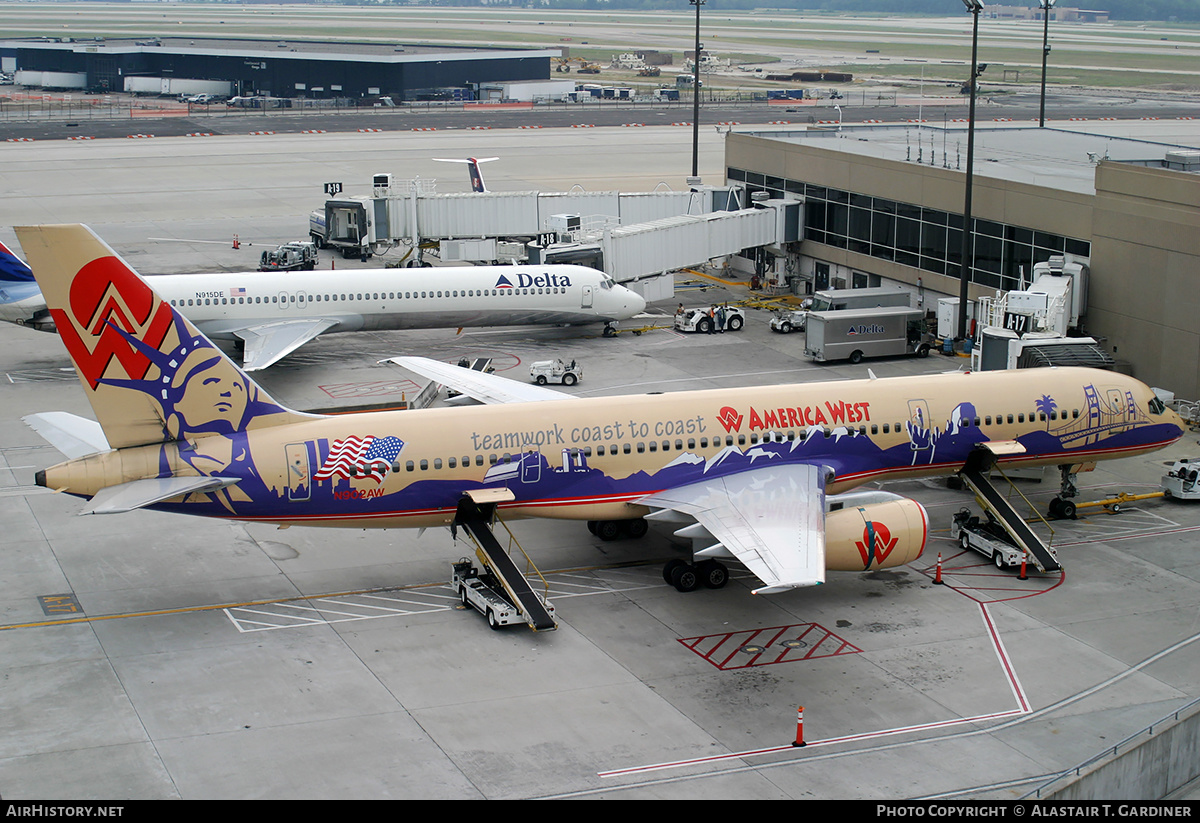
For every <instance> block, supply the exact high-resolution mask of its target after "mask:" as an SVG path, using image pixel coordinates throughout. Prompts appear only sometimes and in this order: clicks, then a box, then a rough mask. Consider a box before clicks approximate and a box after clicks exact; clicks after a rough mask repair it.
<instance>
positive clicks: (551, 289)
mask: <svg viewBox="0 0 1200 823" xmlns="http://www.w3.org/2000/svg"><path fill="white" fill-rule="evenodd" d="M566 291H567V290H566V289H565V288H563V287H561V286H543V287H539V288H526V289H446V290H444V291H421V292H415V291H414V292H407V291H406V292H373V293H364V294H341V295H338V294H324V295H322V294H314V295H311V296H307V297H305V298H303V299H302V300H300V301H299V302H304V301H305V300H310V301H312V302H313V303H321V302H325V303H336V302H345V301H349V300H397V299H401V300H420V299H429V298H436V297H498V296H504V295H511V294H566ZM281 299H282V301H283V302H285V303H295V302H297V300H296V295H294V294H285V295H282V296H281V295H272V296H271V297H220V298H217V297H205V298H203V299H201V298H199V297H197V298H194V299H188V300H186V301H185V300H183V299H179V300H171V301H169V302H170V304H171V305H172V306H178V307H180V308H183V307H184V306H227V305H243V304H246V303H260V304H261V303H268V304H270V303H276V304H278V303H279V302H280V300H281Z"/></svg>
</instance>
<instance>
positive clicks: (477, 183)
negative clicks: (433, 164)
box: [433, 157, 500, 192]
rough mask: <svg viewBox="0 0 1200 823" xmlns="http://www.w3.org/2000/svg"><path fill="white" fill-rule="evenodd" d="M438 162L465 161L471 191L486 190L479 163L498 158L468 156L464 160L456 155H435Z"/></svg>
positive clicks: (497, 158)
mask: <svg viewBox="0 0 1200 823" xmlns="http://www.w3.org/2000/svg"><path fill="white" fill-rule="evenodd" d="M433 159H434V160H437V161H438V162H439V163H466V164H467V174H468V175H469V176H470V178H471V191H477V192H486V191H487V184H486V183H484V182H483V172H482V171H480V169H479V164H480V163H490V162H492V161H493V160H499V159H500V158H499V157H468V158H466V159H465V160H463V159H460V158H457V157H435V158H433Z"/></svg>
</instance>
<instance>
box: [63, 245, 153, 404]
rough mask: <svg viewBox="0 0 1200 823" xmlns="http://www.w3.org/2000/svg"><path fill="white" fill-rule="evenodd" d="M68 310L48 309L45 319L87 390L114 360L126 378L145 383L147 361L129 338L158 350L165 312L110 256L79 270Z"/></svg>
mask: <svg viewBox="0 0 1200 823" xmlns="http://www.w3.org/2000/svg"><path fill="white" fill-rule="evenodd" d="M68 305H69V313H68V311H66V310H63V309H61V308H51V309H50V316H51V317H53V318H54V322H55V325H56V326H57V327H58V329H59V330H60V333H61V335H62V339H63V343H64V344H65V345H66V347H67V350H68V351H69V352H70V353H71V359H72V360H74V361H75V364H76V365H77V366H78V367H79V372H80V374H82V375H83V379H84V380H86V381H87V383H88V385H89V386H90V387H91V388H92V390H93V391H95V389H96V387H97V386H98V385H99V383H100V379H101V378H102V377H103V376H104V375H105V373H106V372H107V371H108V367H109V364H111V363H112V361H113V360H114V359H115V360H117V361H118V362H119V363H120V364H121V367H122V368H123V369H124V371H125V374H126V375H127V376H128V377H130V378H132V379H134V380H141V379H143V378H145V376H146V373H147V372H148V371H149V370H150V366H151V359H150V358H149V357H148V356H147V355H146V354H145V353H144V351H139V350H138V348H137V347H135V345H134V344H133V342H132V339H131V336H132V337H134V338H141V340H143V341H144V343H145V345H146V346H148V347H150V348H153V349H159V348H161V346H162V345H163V342H164V341H165V340H166V338H167V334H168V333H169V332H170V331H171V329H172V328H173V325H174V324H173V321H174V312H173V311H172V309H171V307H170V306H169V305H167V304H166V303H164V302H162V301H161V300H158V299H157V298H156V297H155V295H154V293H153V292H152V291H151V290H150V289H149V287H147V286H146V284H145V283H143V282H142V281H141V280H140V279H138V278H137V277H136V276H135V275H134V274H133V273H132V272H130V271H129V269H128V268H127V267H126V266H125V265H123V264H122V263H121V261H120V260H118V259H117V258H115V257H102V258H99V259H97V260H93V261H92V262H90V263H88V264H87V265H85V266H84V267H83V268H82V269H80V270H79V272H78V274H76V275H75V278H74V279H73V280H72V281H71V290H70V293H69V298H68ZM122 332H124V334H122Z"/></svg>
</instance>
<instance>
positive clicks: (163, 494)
mask: <svg viewBox="0 0 1200 823" xmlns="http://www.w3.org/2000/svg"><path fill="white" fill-rule="evenodd" d="M239 479H240V478H237V477H150V478H146V479H144V480H133V481H131V482H129V483H121V484H120V485H118V486H109V487H108V488H106V489H101V490H100V491H99V492H97V493H96V495H95V496H94V497H92V499H91V504H92V506H91V508H89V509H85V510H83V511H81V512H80V514H120V513H121V512H129V511H133V510H134V509H140V508H142V507H143V506H149V505H151V504H152V503H160V502H162V501H163V500H169V499H170V498H172V497H179V496H181V495H184V494H190V493H192V492H214V491H217V490H218V489H223V488H225V487H226V486H232V485H233V484H234V483H236V482H238V480H239Z"/></svg>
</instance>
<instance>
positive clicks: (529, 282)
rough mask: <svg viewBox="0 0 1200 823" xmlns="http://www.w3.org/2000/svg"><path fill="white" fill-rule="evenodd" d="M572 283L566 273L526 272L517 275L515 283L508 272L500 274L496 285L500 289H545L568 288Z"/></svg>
mask: <svg viewBox="0 0 1200 823" xmlns="http://www.w3.org/2000/svg"><path fill="white" fill-rule="evenodd" d="M570 285H571V278H570V277H567V276H566V275H565V274H525V273H524V272H521V273H519V274H518V275H517V282H516V283H515V284H514V283H513V281H512V280H510V279H509V278H508V275H507V274H502V275H500V278H499V279H498V280H496V286H495V287H496V288H498V289H528V288H535V289H545V288H566V287H568V286H570Z"/></svg>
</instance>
